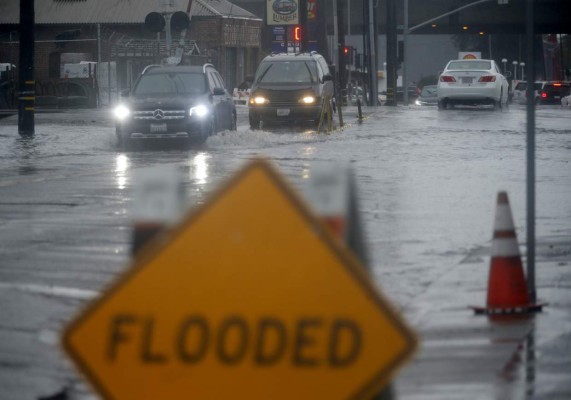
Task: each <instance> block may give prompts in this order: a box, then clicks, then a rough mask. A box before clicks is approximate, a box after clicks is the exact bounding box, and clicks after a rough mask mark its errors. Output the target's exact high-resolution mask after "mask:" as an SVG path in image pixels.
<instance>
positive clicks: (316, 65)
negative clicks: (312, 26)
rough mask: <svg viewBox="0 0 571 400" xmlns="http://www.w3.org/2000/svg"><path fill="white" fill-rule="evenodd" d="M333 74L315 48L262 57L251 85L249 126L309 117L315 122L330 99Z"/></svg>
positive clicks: (257, 126)
mask: <svg viewBox="0 0 571 400" xmlns="http://www.w3.org/2000/svg"><path fill="white" fill-rule="evenodd" d="M332 98H333V77H332V75H331V73H330V71H329V67H328V65H327V62H326V61H325V58H323V56H321V55H320V54H318V53H317V52H314V51H312V52H310V53H298V54H272V55H269V56H267V57H266V58H264V59H263V60H262V62H261V63H260V65H259V66H258V69H257V71H256V75H255V77H254V82H253V84H252V88H251V94H250V101H249V107H248V111H249V120H250V127H251V128H252V129H257V128H259V126H260V122H266V121H295V120H304V121H307V120H311V121H314V122H315V123H316V124H317V123H318V122H319V119H320V116H321V109H322V106H323V103H324V102H326V101H329V102H332Z"/></svg>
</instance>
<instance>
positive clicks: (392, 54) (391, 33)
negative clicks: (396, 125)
mask: <svg viewBox="0 0 571 400" xmlns="http://www.w3.org/2000/svg"><path fill="white" fill-rule="evenodd" d="M395 1H396V0H387V15H386V20H387V105H388V106H396V105H397V98H396V94H397V18H396V16H397V9H396V3H395Z"/></svg>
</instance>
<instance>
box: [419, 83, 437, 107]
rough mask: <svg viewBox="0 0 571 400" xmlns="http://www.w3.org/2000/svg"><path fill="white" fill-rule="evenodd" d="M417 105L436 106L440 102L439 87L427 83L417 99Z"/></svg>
mask: <svg viewBox="0 0 571 400" xmlns="http://www.w3.org/2000/svg"><path fill="white" fill-rule="evenodd" d="M415 104H416V105H417V106H435V105H437V104H438V87H437V86H436V85H427V86H425V87H423V88H422V90H421V91H420V96H418V98H417V99H416V101H415Z"/></svg>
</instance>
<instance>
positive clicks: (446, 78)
mask: <svg viewBox="0 0 571 400" xmlns="http://www.w3.org/2000/svg"><path fill="white" fill-rule="evenodd" d="M440 82H456V79H454V77H453V76H448V75H442V76H440Z"/></svg>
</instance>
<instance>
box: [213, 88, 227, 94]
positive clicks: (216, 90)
mask: <svg viewBox="0 0 571 400" xmlns="http://www.w3.org/2000/svg"><path fill="white" fill-rule="evenodd" d="M212 94H213V95H214V96H222V95H225V94H226V90H224V89H223V88H221V87H215V88H214V89H213V90H212Z"/></svg>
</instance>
